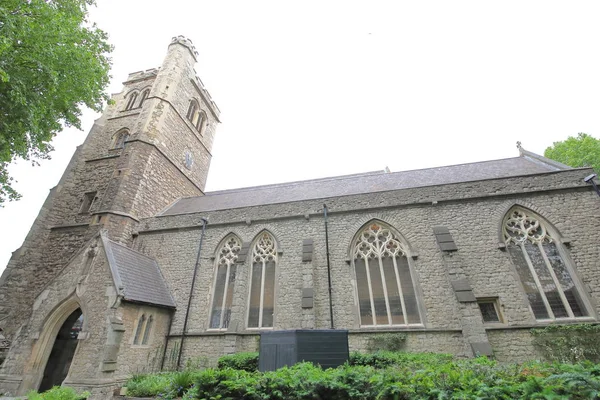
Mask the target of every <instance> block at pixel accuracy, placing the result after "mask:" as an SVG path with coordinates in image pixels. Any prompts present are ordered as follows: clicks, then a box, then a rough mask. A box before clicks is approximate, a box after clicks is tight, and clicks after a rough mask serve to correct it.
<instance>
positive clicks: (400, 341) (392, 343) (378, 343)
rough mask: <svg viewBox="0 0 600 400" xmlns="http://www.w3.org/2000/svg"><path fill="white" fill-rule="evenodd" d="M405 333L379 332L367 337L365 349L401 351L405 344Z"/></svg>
mask: <svg viewBox="0 0 600 400" xmlns="http://www.w3.org/2000/svg"><path fill="white" fill-rule="evenodd" d="M406 337H407V335H406V333H380V334H378V335H375V336H372V337H371V338H369V342H368V345H367V350H368V351H370V352H375V351H380V350H383V351H402V350H404V346H405V345H406Z"/></svg>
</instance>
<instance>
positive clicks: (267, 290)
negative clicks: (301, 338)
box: [248, 232, 277, 328]
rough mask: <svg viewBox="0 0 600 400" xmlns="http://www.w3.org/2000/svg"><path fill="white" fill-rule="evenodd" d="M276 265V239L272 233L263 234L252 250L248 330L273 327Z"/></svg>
mask: <svg viewBox="0 0 600 400" xmlns="http://www.w3.org/2000/svg"><path fill="white" fill-rule="evenodd" d="M276 264H277V247H276V245H275V239H274V238H273V236H272V235H271V234H270V233H268V232H263V233H261V234H260V236H259V237H258V240H257V241H256V244H255V245H254V248H253V249H252V270H251V271H250V302H249V306H248V328H271V327H273V310H274V307H275V265H276Z"/></svg>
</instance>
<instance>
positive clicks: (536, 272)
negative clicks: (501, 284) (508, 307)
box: [502, 207, 589, 320]
mask: <svg viewBox="0 0 600 400" xmlns="http://www.w3.org/2000/svg"><path fill="white" fill-rule="evenodd" d="M502 231H503V234H504V241H505V243H506V248H507V250H508V252H509V254H510V257H511V259H512V262H513V264H514V266H515V268H516V269H517V272H518V275H519V278H520V280H521V283H522V285H523V289H524V290H525V294H526V295H527V299H528V300H529V305H530V306H531V310H532V311H533V314H534V316H535V318H536V319H538V320H544V319H558V318H578V317H587V316H589V313H588V311H587V307H586V305H585V301H584V299H583V296H582V295H581V290H580V288H578V285H577V283H576V280H575V279H574V274H573V271H572V268H571V267H570V266H569V265H568V263H567V261H566V260H567V258H566V252H565V250H564V248H563V247H562V245H561V243H560V241H559V240H558V234H557V233H556V232H555V231H554V230H553V229H552V228H551V227H550V226H549V225H548V224H546V223H545V222H544V221H543V220H542V219H541V218H540V217H538V216H537V215H535V214H534V213H532V212H531V211H529V210H526V209H524V208H522V207H513V208H512V209H511V210H510V211H509V212H508V213H507V214H506V217H505V218H504V221H503V224H502Z"/></svg>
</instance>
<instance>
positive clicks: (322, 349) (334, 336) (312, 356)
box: [258, 329, 349, 371]
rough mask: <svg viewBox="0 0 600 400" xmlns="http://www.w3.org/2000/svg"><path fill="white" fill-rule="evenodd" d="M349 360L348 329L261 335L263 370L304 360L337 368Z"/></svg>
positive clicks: (271, 369) (324, 366) (259, 362)
mask: <svg viewBox="0 0 600 400" xmlns="http://www.w3.org/2000/svg"><path fill="white" fill-rule="evenodd" d="M348 357H349V350H348V331H347V330H340V329H328V330H317V329H296V330H290V331H273V332H261V334H260V353H259V361H258V369H259V370H260V371H274V370H276V369H279V368H282V367H284V366H286V365H287V366H292V365H294V364H296V363H297V362H302V361H308V362H312V363H314V364H317V365H320V366H321V367H322V368H335V367H338V366H340V365H342V364H344V363H345V362H346V361H348Z"/></svg>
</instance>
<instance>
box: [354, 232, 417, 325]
mask: <svg viewBox="0 0 600 400" xmlns="http://www.w3.org/2000/svg"><path fill="white" fill-rule="evenodd" d="M352 250H353V265H354V271H355V274H356V289H357V295H358V303H359V313H360V325H361V326H392V325H413V324H421V316H420V312H419V307H418V304H417V295H416V290H415V285H414V283H415V282H414V277H413V274H412V272H411V268H410V265H409V259H408V257H407V255H408V254H407V251H406V248H405V246H404V245H403V243H402V242H401V241H400V240H399V239H398V238H397V237H396V236H395V235H394V233H393V232H392V230H391V229H390V228H389V227H388V226H385V225H384V224H381V223H379V222H373V223H371V224H369V225H368V226H367V227H365V228H364V229H363V230H362V231H361V232H360V234H359V235H358V237H357V238H356V239H355V241H354V243H353V246H352Z"/></svg>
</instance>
